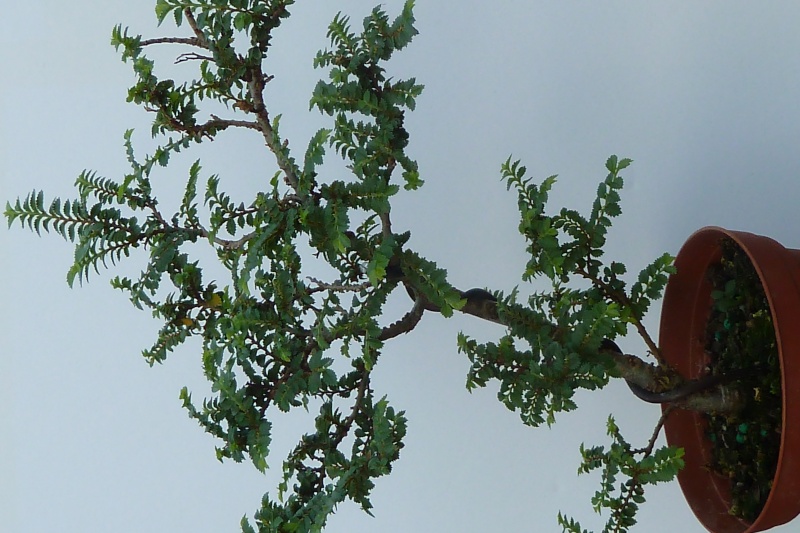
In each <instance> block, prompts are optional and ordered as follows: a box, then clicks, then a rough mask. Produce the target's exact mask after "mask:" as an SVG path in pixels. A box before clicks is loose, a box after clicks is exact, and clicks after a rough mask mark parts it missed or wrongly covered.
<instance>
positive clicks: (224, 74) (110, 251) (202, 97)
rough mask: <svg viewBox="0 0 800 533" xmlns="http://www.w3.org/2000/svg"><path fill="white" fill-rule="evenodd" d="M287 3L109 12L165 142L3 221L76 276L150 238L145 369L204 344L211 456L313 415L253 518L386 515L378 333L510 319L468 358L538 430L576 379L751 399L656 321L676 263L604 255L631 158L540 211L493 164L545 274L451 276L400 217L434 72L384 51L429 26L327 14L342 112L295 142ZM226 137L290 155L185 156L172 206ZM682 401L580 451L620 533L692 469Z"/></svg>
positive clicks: (545, 186) (386, 440) (263, 527)
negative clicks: (378, 507) (379, 485)
mask: <svg viewBox="0 0 800 533" xmlns="http://www.w3.org/2000/svg"><path fill="white" fill-rule="evenodd" d="M293 3H294V2H293V1H292V0H274V1H270V2H249V1H246V0H242V1H234V0H229V1H227V2H210V1H199V2H185V1H180V0H159V1H158V2H157V4H156V15H157V17H158V21H159V23H163V22H165V21H170V20H171V21H173V22H174V23H175V25H176V26H177V28H178V30H176V31H179V32H182V33H179V34H176V36H170V37H158V38H144V37H141V36H139V35H136V34H135V33H132V32H131V31H129V30H128V29H127V28H125V27H123V26H118V27H116V28H114V30H113V35H112V44H113V45H114V46H115V47H116V48H117V49H118V50H119V51H120V53H121V56H122V59H123V60H124V61H125V62H127V63H128V64H130V65H131V66H132V68H133V72H134V74H135V76H136V80H135V83H134V84H133V86H132V87H131V88H130V89H129V91H128V100H129V101H130V102H133V103H135V104H137V105H139V106H141V107H142V108H143V109H144V110H145V111H147V112H149V113H150V114H152V117H153V121H152V130H151V133H152V136H153V138H154V139H156V141H157V145H156V146H155V147H154V148H153V149H152V150H150V151H149V152H145V153H144V154H142V153H141V151H139V150H135V146H134V140H135V135H134V132H133V131H132V130H128V131H127V132H125V135H124V146H125V150H126V153H127V157H128V161H129V162H130V171H129V173H127V174H125V175H124V176H119V177H113V178H108V177H105V176H104V175H102V174H101V173H99V172H95V171H91V170H87V171H85V172H82V173H81V174H80V175H79V176H78V178H77V180H76V188H77V196H76V197H74V198H72V199H68V200H62V199H59V198H55V199H54V200H50V199H49V198H46V197H45V194H44V192H42V191H40V190H34V191H33V192H32V193H30V194H29V195H27V196H26V197H23V198H21V199H17V200H16V201H13V202H9V203H8V204H7V206H6V210H5V216H6V218H7V220H8V223H9V225H13V224H15V223H16V224H20V225H22V226H25V227H28V228H29V229H32V230H34V231H36V232H37V233H40V232H41V231H42V230H44V231H49V232H55V233H58V234H59V235H61V236H62V237H64V238H65V239H67V240H69V241H70V242H73V243H74V244H75V258H74V264H73V265H72V267H71V268H70V269H69V272H68V274H67V281H68V283H69V284H70V285H71V286H72V285H74V284H76V283H77V284H82V283H84V282H86V281H88V280H89V279H90V278H91V277H92V276H93V275H94V274H95V273H96V272H98V271H99V270H100V268H101V267H104V268H105V267H114V266H115V265H117V263H120V262H123V261H124V260H125V259H126V258H127V257H129V256H130V255H136V254H146V256H147V262H146V265H145V267H144V268H143V269H142V270H141V272H140V273H139V274H138V275H119V276H117V277H114V278H113V279H112V281H111V284H112V286H113V287H114V288H115V289H118V290H120V291H122V292H124V293H126V295H127V296H128V297H129V299H130V301H131V303H132V304H133V305H134V306H135V307H136V308H138V309H141V310H144V311H147V312H149V313H151V314H152V315H153V316H154V317H156V318H158V319H159V320H160V321H161V324H162V325H161V327H160V329H159V330H158V331H157V332H156V333H155V336H154V337H155V338H154V339H153V341H152V343H150V344H149V346H147V347H146V348H145V349H144V351H143V355H144V357H145V359H146V360H147V362H148V363H149V364H151V365H153V364H155V363H163V362H164V361H165V360H166V359H167V357H168V356H169V355H170V354H171V353H173V352H174V351H175V350H176V349H177V348H178V347H179V346H181V345H182V344H184V343H186V342H187V341H189V340H190V339H197V340H198V341H199V343H200V345H201V346H202V350H201V355H202V357H201V364H202V368H203V372H204V374H205V376H206V378H207V379H208V380H209V382H210V383H211V391H212V393H211V395H210V396H209V397H207V398H203V399H197V398H195V397H193V396H192V393H191V391H190V390H188V389H186V388H184V389H183V390H182V391H181V399H182V401H183V405H184V407H185V408H186V410H187V411H188V413H189V415H190V416H191V417H192V418H193V419H195V420H196V421H197V422H198V423H199V425H200V426H201V427H203V429H204V430H205V431H207V432H208V433H210V434H211V435H213V436H215V437H216V438H217V439H218V445H217V448H216V456H217V458H218V459H220V460H223V459H231V460H233V461H236V462H241V461H245V460H247V461H250V462H251V463H252V464H253V466H254V467H255V468H256V469H257V470H259V471H261V472H264V471H266V469H267V468H268V459H270V449H271V443H272V440H273V421H274V418H275V417H276V416H279V413H283V412H291V411H298V410H301V411H312V412H314V413H315V418H314V422H313V425H311V426H309V427H308V429H307V432H306V433H305V434H303V435H301V436H299V437H298V440H297V444H296V446H295V447H294V449H293V450H292V451H291V452H290V453H289V454H288V456H287V457H285V458H284V460H283V463H282V476H281V479H280V481H279V483H278V484H277V487H274V488H273V490H271V491H270V492H267V493H266V494H264V496H263V499H262V502H261V505H260V507H258V508H257V509H256V510H255V513H254V514H253V516H251V517H245V518H244V519H242V522H241V527H242V530H243V531H319V530H320V529H322V528H323V527H324V526H325V524H326V521H327V520H328V518H329V516H330V515H331V513H333V512H335V510H336V508H337V506H339V505H340V504H342V503H343V502H346V501H352V502H354V503H355V504H357V505H358V506H360V507H361V508H362V509H363V510H364V511H365V512H370V509H371V508H372V504H371V502H370V497H371V495H372V493H373V489H374V487H375V480H376V479H377V478H379V477H381V476H384V475H387V474H389V473H390V472H391V470H392V467H393V465H394V464H395V462H396V461H397V460H398V459H399V457H400V455H401V450H402V449H403V447H404V438H405V436H406V431H407V420H406V417H405V414H404V412H403V411H402V406H395V405H393V403H392V402H391V398H389V397H387V396H385V395H384V394H383V393H382V392H381V391H380V390H379V388H378V387H376V386H374V384H373V382H372V380H371V377H372V374H373V372H374V370H375V369H376V368H377V367H378V366H379V365H380V364H381V363H382V353H383V351H384V349H385V347H386V346H387V345H389V344H390V343H392V342H393V341H394V340H395V339H397V338H398V337H401V336H403V335H406V334H410V335H413V334H414V330H415V328H417V327H418V326H419V325H420V324H422V323H423V322H424V321H425V320H426V318H429V317H430V316H431V315H433V314H441V315H443V316H445V317H449V316H452V315H453V314H454V313H465V314H469V315H472V316H473V317H475V318H476V320H485V321H490V322H494V323H497V324H500V325H502V327H503V328H504V331H505V333H504V334H503V335H502V336H501V337H500V338H498V339H496V340H494V341H491V342H479V341H477V340H476V339H474V338H472V337H471V336H470V335H469V333H468V332H467V333H463V334H461V335H459V337H458V350H459V352H461V353H463V354H464V356H465V357H466V358H468V360H469V362H470V370H469V373H468V375H467V388H468V389H475V388H481V387H485V386H487V385H488V384H490V383H495V382H496V383H497V384H498V385H499V392H498V399H499V400H500V401H501V402H502V403H503V404H504V405H505V406H506V407H507V408H508V409H510V410H512V411H514V412H516V413H518V414H519V416H520V419H521V421H522V422H523V423H524V424H526V425H529V426H540V425H543V424H546V425H548V426H549V425H552V424H553V423H555V422H556V420H557V417H558V414H559V413H561V412H564V411H570V410H573V409H575V408H576V407H577V406H576V402H575V394H576V392H578V391H580V390H581V389H586V390H590V391H591V390H596V389H599V388H602V387H604V386H605V385H607V384H608V383H609V381H610V380H612V379H624V380H625V381H626V382H627V383H628V385H629V387H630V388H631V390H632V392H633V393H634V395H635V396H637V397H639V398H641V399H644V400H645V401H649V402H656V403H669V404H670V405H672V406H676V407H680V408H684V409H694V410H701V411H708V412H717V413H720V412H721V413H726V412H735V411H736V410H737V409H738V408H739V407H740V403H741V398H740V397H739V395H737V393H736V390H735V389H733V388H731V387H729V386H728V383H725V382H720V381H719V380H716V381H714V382H686V381H685V380H684V379H683V378H682V377H681V376H680V375H679V374H678V373H677V372H675V371H674V370H673V369H671V368H670V366H669V365H667V364H666V362H665V361H664V360H663V358H662V356H661V354H660V349H659V346H658V344H657V342H656V341H655V339H654V338H653V336H652V335H651V333H650V332H648V330H647V329H646V327H645V320H644V317H645V315H646V313H647V312H648V311H649V310H650V307H651V304H652V303H653V302H655V301H657V300H658V299H659V298H660V297H661V294H662V291H663V289H664V287H665V285H666V282H667V279H668V276H669V274H671V273H672V272H673V268H672V257H671V256H670V255H668V254H663V255H661V256H659V257H657V258H656V259H655V260H653V261H652V262H651V263H650V264H646V265H637V267H636V270H638V274H633V275H631V273H630V272H629V269H628V267H627V266H626V265H624V264H623V263H622V262H619V261H614V260H611V259H609V258H607V257H605V256H604V249H605V247H606V237H607V235H608V231H609V228H610V227H611V224H612V220H613V219H614V218H615V217H617V216H619V215H620V214H621V197H620V191H621V190H622V188H623V183H624V182H623V174H624V171H625V169H626V168H628V167H629V165H630V164H631V162H632V161H631V160H630V159H627V158H620V157H617V156H615V155H612V156H610V157H608V158H607V160H606V161H605V169H604V170H603V173H604V174H605V177H604V178H603V179H602V180H601V181H600V182H599V184H598V187H597V193H596V198H595V200H594V202H593V203H592V204H591V205H588V206H583V208H581V206H570V207H564V208H560V209H558V208H555V209H554V208H553V207H551V206H550V205H548V196H549V193H550V192H551V190H552V189H553V187H554V186H555V185H556V179H555V177H554V176H551V177H549V178H546V179H544V180H543V181H536V180H533V179H532V178H531V177H529V176H528V173H527V170H526V168H525V166H524V165H523V163H521V162H520V161H519V160H517V159H515V158H514V157H509V158H508V159H507V160H506V161H504V162H499V163H501V164H500V165H499V166H500V176H501V178H502V180H503V182H504V184H505V186H506V188H507V189H509V190H510V191H512V192H513V194H514V195H515V196H516V201H517V207H518V209H519V213H520V223H519V231H520V233H521V235H522V236H523V237H524V239H525V242H526V253H527V254H528V261H527V265H526V268H525V270H524V272H522V273H521V280H522V281H523V282H525V283H536V287H545V288H544V289H537V290H535V291H534V292H533V294H532V295H530V296H529V297H522V296H520V292H519V291H518V290H517V289H513V288H512V289H508V288H506V284H505V283H504V284H503V285H504V287H499V286H496V285H494V284H495V283H496V282H497V280H493V279H487V283H486V286H484V287H460V286H456V285H454V284H453V283H451V280H450V279H449V278H448V276H447V272H446V270H445V269H444V268H443V263H444V262H445V259H446V258H439V257H429V256H427V255H423V254H422V253H420V252H419V250H417V249H415V245H414V236H413V235H411V234H410V232H409V231H407V230H406V229H404V228H403V227H398V226H399V225H398V224H396V223H394V222H393V221H394V217H393V215H394V211H393V210H392V207H393V205H394V204H393V202H394V200H395V198H397V197H398V195H400V194H406V192H408V193H412V192H414V193H415V194H418V193H416V191H418V190H419V189H420V188H421V187H422V186H423V184H424V181H425V179H428V178H426V176H425V173H424V170H422V169H420V168H419V166H418V164H417V162H416V161H415V160H414V158H413V151H412V150H411V147H412V145H413V140H412V138H411V135H410V132H409V128H408V127H407V123H406V120H407V118H408V116H409V115H410V114H411V113H412V112H413V111H414V109H415V105H416V101H417V98H418V97H419V96H420V94H421V93H422V90H423V87H422V85H421V84H420V83H418V82H417V80H415V79H414V78H399V79H398V78H395V77H393V76H392V74H391V72H390V70H389V68H388V66H387V62H388V61H389V59H390V58H392V57H393V56H394V54H395V53H397V52H398V51H400V50H402V49H403V48H405V47H406V46H407V45H409V44H410V43H411V41H412V40H413V38H414V36H415V35H416V34H417V31H416V29H415V27H414V22H415V19H414V15H413V7H414V3H413V1H411V0H408V1H406V2H405V4H404V5H403V7H402V9H401V10H400V11H399V13H398V14H395V15H391V16H390V15H389V14H388V13H387V12H386V11H384V10H383V9H382V8H375V9H374V10H373V11H372V12H371V13H369V14H368V15H367V16H366V17H365V18H364V20H363V23H359V22H354V21H352V20H351V19H350V18H349V17H348V16H346V15H344V14H340V15H338V16H337V17H336V18H335V19H334V20H333V21H332V22H331V24H330V26H329V30H328V34H327V37H328V38H329V40H330V44H329V47H328V48H327V49H325V50H322V51H320V52H319V53H318V54H317V55H316V57H315V58H314V65H315V66H316V67H317V68H319V69H320V71H321V76H322V77H323V79H322V80H321V81H319V83H317V85H316V86H315V87H313V90H312V91H311V95H310V107H311V109H312V111H314V112H319V113H321V114H322V115H324V116H326V117H328V121H329V124H328V126H327V127H325V128H323V129H320V130H319V131H318V132H317V133H316V134H315V135H313V136H312V137H311V138H310V139H288V138H285V137H284V136H283V134H282V128H281V115H280V109H279V108H276V107H275V106H274V105H273V103H272V102H271V101H270V100H269V98H267V97H266V96H265V95H266V93H267V89H268V87H269V83H270V82H271V81H272V80H273V75H272V74H270V69H269V58H271V57H272V55H270V52H271V53H272V54H273V55H274V54H277V53H280V52H279V50H278V51H273V50H272V39H273V36H274V35H275V33H276V32H277V31H278V30H279V28H280V27H281V26H282V25H284V24H285V22H286V20H287V19H288V17H289V16H290V10H291V6H292V4H293ZM157 46H171V47H174V48H171V49H174V50H176V52H175V54H174V58H175V61H176V62H177V63H181V64H189V65H194V66H195V67H196V69H195V70H194V72H195V74H194V76H192V77H190V78H188V79H173V78H172V77H170V75H167V76H166V77H165V76H164V75H163V74H161V71H160V69H158V68H156V64H155V62H154V61H153V60H151V59H149V58H148V55H147V53H148V51H149V50H151V49H153V48H155V47H157ZM182 72H183V71H182ZM234 131H242V132H246V133H248V134H250V135H252V136H255V137H257V138H258V139H259V142H260V143H262V144H263V146H264V150H265V151H266V152H268V153H269V154H270V155H271V157H272V158H273V159H274V162H275V165H276V168H277V171H276V172H275V173H274V174H273V175H271V176H268V177H266V178H265V179H264V180H263V187H262V188H261V190H259V191H258V192H257V194H255V196H253V197H249V198H237V197H234V196H233V195H232V194H231V193H229V192H228V191H226V188H225V183H226V181H229V180H235V179H236V170H235V162H232V164H231V167H232V170H231V171H230V173H231V175H230V176H225V175H208V174H207V173H205V172H204V170H203V165H202V161H201V159H200V158H198V159H195V160H194V162H193V163H191V164H190V165H188V166H187V167H186V168H185V169H183V170H184V172H185V176H186V177H185V187H184V194H183V196H182V198H180V199H179V200H178V201H177V202H175V204H176V205H174V206H171V205H170V202H169V201H165V200H164V199H163V198H162V197H161V196H160V194H159V184H158V180H157V179H155V178H156V177H157V176H158V174H159V173H160V172H163V169H164V168H167V167H169V168H170V169H173V168H174V166H175V163H174V160H175V159H176V154H178V153H180V152H190V151H193V150H195V149H196V148H197V145H200V144H202V143H206V144H208V143H209V142H212V141H214V140H215V139H217V138H220V137H224V136H225V135H229V134H231V132H234ZM341 162H343V165H342V164H341ZM337 165H338V166H337ZM598 166H599V165H598ZM431 179H432V178H431ZM412 197H413V196H412ZM510 198H512V197H511V196H510ZM542 283H545V284H546V285H542ZM503 289H505V290H503ZM390 298H394V299H397V298H403V300H404V301H405V303H406V311H405V313H404V314H401V315H392V314H390V313H388V312H387V311H386V310H387V302H388V301H389V299H390ZM629 333H631V334H634V335H637V336H638V337H639V338H640V339H641V347H642V348H641V353H639V354H625V353H622V352H621V351H619V349H618V348H617V346H616V344H615V343H614V341H615V340H616V339H618V338H621V337H623V336H625V335H627V334H629ZM668 413H669V409H666V410H665V412H664V416H662V417H661V418H660V419H656V420H654V421H653V427H654V431H653V436H652V438H651V439H650V440H649V441H647V442H642V443H631V442H628V440H626V438H625V437H624V436H623V434H622V433H621V431H620V428H619V427H618V426H617V424H616V422H615V419H614V418H613V416H610V417H609V418H608V421H607V430H608V436H609V442H606V443H603V444H587V445H584V446H582V447H581V449H580V453H581V456H582V458H583V461H582V463H581V464H580V467H579V471H580V472H590V471H594V470H598V471H600V472H601V473H602V483H601V486H600V487H599V488H598V490H597V493H596V495H595V497H594V498H593V500H592V504H593V506H594V507H595V509H596V510H598V511H600V510H604V511H607V516H608V519H607V524H606V526H605V529H604V530H605V531H627V530H628V529H629V528H630V527H631V526H632V525H634V524H635V522H636V518H635V517H636V512H637V510H638V508H639V505H640V504H641V503H642V502H644V494H645V489H646V488H647V487H648V486H649V485H654V484H657V483H662V482H668V481H671V480H672V479H674V477H675V476H676V474H677V472H678V471H679V470H680V468H681V467H682V460H681V457H682V450H681V449H678V448H671V447H669V446H657V445H656V439H657V436H658V435H659V431H660V429H661V426H662V425H663V423H664V419H665V417H666V416H668ZM272 463H274V459H273V460H272ZM272 463H270V464H272ZM557 521H558V523H559V524H560V525H561V526H562V528H563V530H564V531H570V532H579V533H580V532H583V531H585V529H584V528H582V527H581V525H580V524H579V522H578V521H576V520H575V519H573V518H571V517H570V516H568V515H566V514H561V513H559V514H558V516H557Z"/></svg>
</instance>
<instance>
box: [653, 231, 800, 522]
mask: <svg viewBox="0 0 800 533" xmlns="http://www.w3.org/2000/svg"><path fill="white" fill-rule="evenodd" d="M724 237H729V238H731V239H733V240H734V241H735V242H736V243H737V244H738V245H739V246H740V247H741V248H742V249H743V250H744V251H745V252H746V253H747V255H748V256H749V258H750V261H751V262H752V263H753V265H754V267H755V270H756V272H757V273H758V276H759V277H760V278H761V283H762V285H763V286H764V291H765V292H766V295H767V300H768V301H769V305H770V309H771V312H772V318H773V323H774V326H775V336H776V338H777V344H778V350H779V355H780V365H781V385H782V388H783V391H782V394H783V421H782V424H783V430H782V435H781V448H780V456H779V458H778V466H777V470H776V472H775V477H774V479H773V486H772V492H771V493H770V495H769V498H768V499H767V502H766V505H765V506H764V509H763V510H762V512H761V514H760V515H759V516H758V518H757V519H756V520H755V521H754V522H753V523H747V522H745V521H743V520H741V519H738V518H736V517H734V516H732V515H730V514H728V510H729V509H730V504H731V497H730V482H729V481H728V480H727V478H724V477H722V476H719V475H718V474H715V473H713V472H710V471H708V470H707V469H706V467H705V466H706V465H707V464H708V463H709V462H710V459H711V448H712V444H711V442H710V441H709V439H708V438H707V437H706V432H705V429H706V428H705V421H704V419H703V415H702V414H699V413H695V412H691V411H684V410H676V411H675V412H673V413H672V414H671V415H670V416H669V417H668V419H667V422H666V425H665V431H666V436H667V442H668V443H669V444H670V445H672V446H680V447H683V448H684V449H685V452H686V453H685V457H684V458H685V461H686V467H685V468H684V469H683V470H682V471H681V472H680V473H679V474H678V481H679V482H680V485H681V489H682V490H683V494H684V496H685V497H686V500H687V501H688V503H689V505H690V506H691V508H692V510H693V511H694V513H695V515H696V516H697V518H698V519H699V520H700V522H701V523H702V524H703V525H704V526H705V527H706V528H707V529H708V530H710V531H713V532H714V533H751V532H755V531H763V530H765V529H769V528H771V527H774V526H777V525H780V524H783V523H786V522H788V521H790V520H792V519H793V518H794V517H795V516H797V514H798V513H800V250H787V249H786V248H784V247H783V246H782V245H780V244H779V243H777V242H775V241H774V240H772V239H769V238H767V237H762V236H760V235H754V234H752V233H745V232H741V231H730V230H725V229H722V228H717V227H706V228H703V229H701V230H699V231H697V232H696V233H694V234H693V235H692V236H691V237H689V239H688V240H687V241H686V244H684V245H683V248H681V250H680V252H679V253H678V256H677V258H676V260H675V266H676V268H677V272H676V274H674V275H673V276H671V277H670V280H669V282H668V284H667V287H666V291H665V294H664V303H663V308H662V314H661V333H660V339H661V349H662V353H663V356H664V358H665V359H666V361H667V362H668V363H669V364H670V365H671V366H672V367H673V368H674V369H676V370H677V371H678V372H679V373H680V374H681V375H682V376H684V377H685V378H688V379H692V378H697V377H699V376H700V375H702V372H703V369H704V368H705V367H706V364H707V363H708V361H707V356H706V355H705V351H704V336H705V328H706V322H707V319H708V316H709V312H710V309H711V283H710V282H709V280H708V279H707V276H706V271H707V269H708V267H709V266H710V265H712V264H714V263H716V262H718V261H719V260H720V257H721V255H722V251H721V249H720V246H719V243H720V241H721V239H723V238H724Z"/></svg>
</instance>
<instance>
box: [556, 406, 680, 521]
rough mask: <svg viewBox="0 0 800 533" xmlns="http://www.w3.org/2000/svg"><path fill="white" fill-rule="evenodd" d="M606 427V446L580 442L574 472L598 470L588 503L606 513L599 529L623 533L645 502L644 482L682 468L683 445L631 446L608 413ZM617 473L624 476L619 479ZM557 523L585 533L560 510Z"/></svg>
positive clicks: (661, 478) (672, 474) (663, 478)
mask: <svg viewBox="0 0 800 533" xmlns="http://www.w3.org/2000/svg"><path fill="white" fill-rule="evenodd" d="M607 430H608V435H609V436H610V437H611V440H612V443H611V445H610V446H609V447H608V449H606V448H605V447H604V446H593V447H590V448H586V447H584V446H583V445H581V456H582V458H583V462H582V464H581V466H580V467H579V468H578V474H586V473H589V472H591V471H593V470H597V469H600V470H601V487H600V489H599V490H598V491H597V492H595V495H594V497H593V498H592V505H593V507H594V510H595V512H596V513H601V512H603V511H604V510H606V511H608V513H609V518H608V521H607V522H606V525H605V527H604V528H603V533H625V532H627V531H629V529H630V528H631V527H632V526H634V525H635V524H636V518H635V517H636V512H637V511H638V509H639V505H641V504H643V503H644V502H645V498H644V487H645V485H656V484H658V483H666V482H669V481H672V480H673V479H675V476H677V475H678V472H679V471H680V470H681V469H682V468H683V464H684V463H683V448H675V447H671V446H664V447H661V448H658V449H656V450H654V451H652V450H649V449H648V450H634V449H633V448H632V447H631V445H630V444H629V443H628V442H627V441H626V440H625V439H624V438H623V437H622V435H621V433H620V430H619V427H618V426H617V424H616V422H615V421H614V418H613V417H611V416H609V417H608V422H607ZM637 456H640V457H637ZM620 476H622V477H624V478H625V480H624V481H619V477H620ZM558 523H559V525H560V526H562V528H563V530H562V531H564V532H569V533H588V531H587V530H585V529H582V528H581V525H580V523H578V522H576V521H575V520H574V519H572V518H569V517H567V516H565V515H562V514H561V513H559V515H558Z"/></svg>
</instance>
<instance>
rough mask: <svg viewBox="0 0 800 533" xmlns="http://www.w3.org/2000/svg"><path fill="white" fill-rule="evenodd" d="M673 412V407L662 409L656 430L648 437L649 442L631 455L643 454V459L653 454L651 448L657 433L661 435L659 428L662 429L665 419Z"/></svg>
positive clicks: (654, 443)
mask: <svg viewBox="0 0 800 533" xmlns="http://www.w3.org/2000/svg"><path fill="white" fill-rule="evenodd" d="M673 410H675V406H674V405H670V406H668V407H667V408H666V409H664V412H663V413H662V414H661V418H659V419H658V424H656V428H655V429H654V430H653V435H652V436H651V437H650V441H649V442H648V443H647V446H646V447H644V448H642V449H640V450H633V452H632V453H643V454H644V456H645V457H648V456H649V455H650V454H651V453H653V447H654V446H655V445H656V439H657V438H658V435H659V433H661V428H663V427H664V423H665V422H666V421H667V417H668V416H669V415H670V413H672V411H673Z"/></svg>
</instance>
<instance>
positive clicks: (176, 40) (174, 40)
mask: <svg viewBox="0 0 800 533" xmlns="http://www.w3.org/2000/svg"><path fill="white" fill-rule="evenodd" d="M151 44H188V45H190V46H199V47H201V48H205V47H204V46H203V45H202V44H201V43H200V40H199V39H197V38H196V37H156V38H154V39H145V40H144V41H142V42H140V43H139V46H149V45H151Z"/></svg>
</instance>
